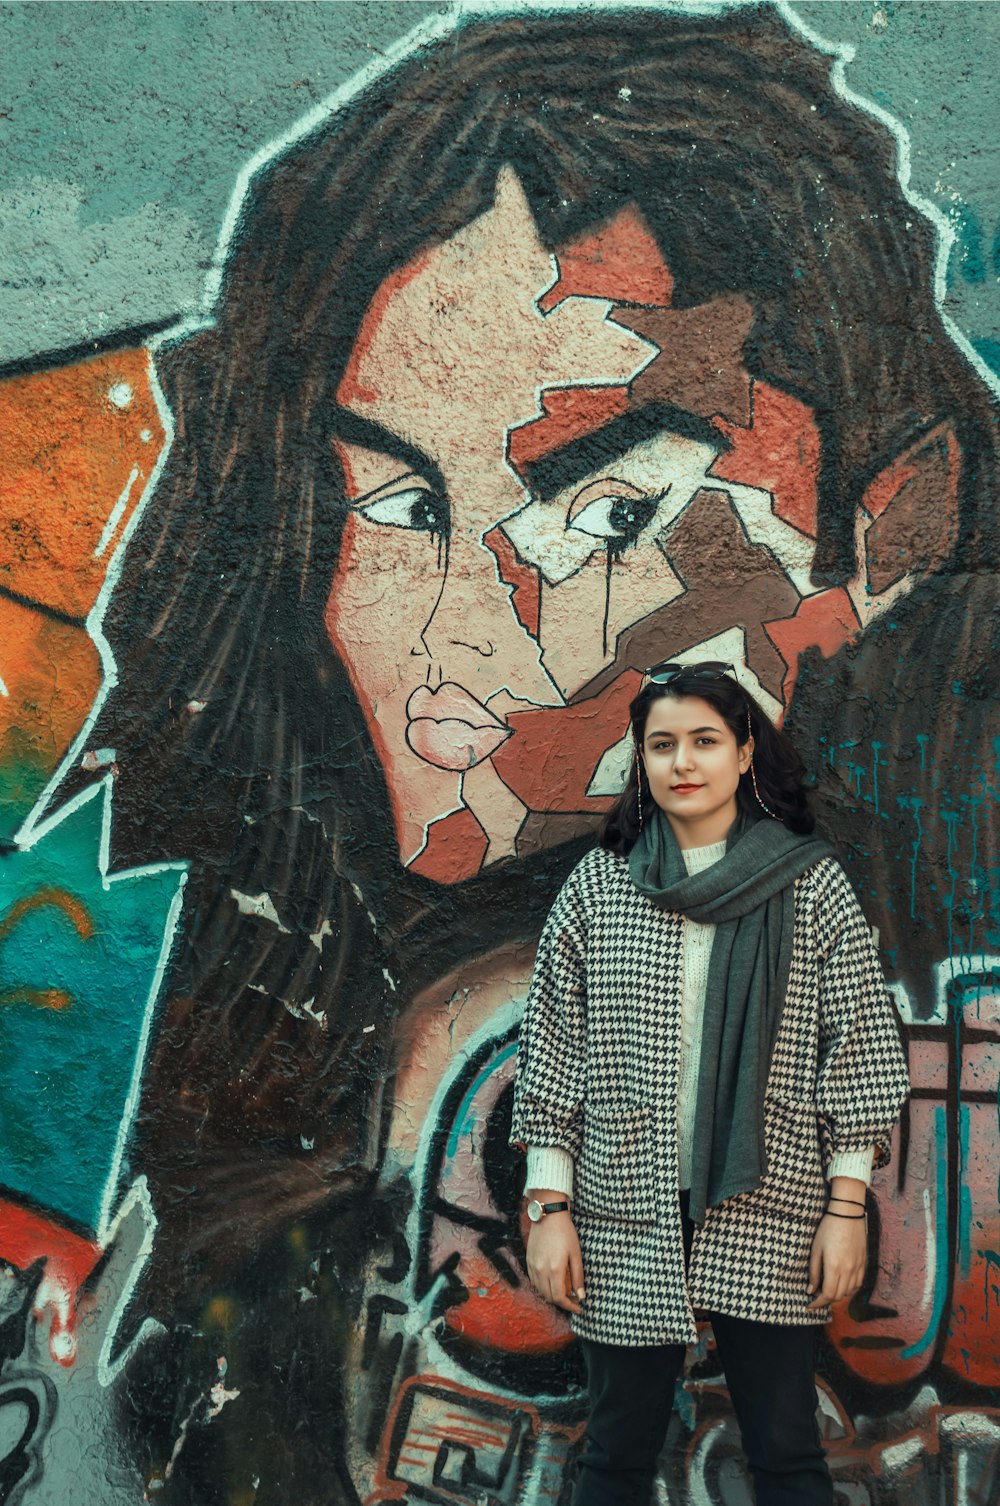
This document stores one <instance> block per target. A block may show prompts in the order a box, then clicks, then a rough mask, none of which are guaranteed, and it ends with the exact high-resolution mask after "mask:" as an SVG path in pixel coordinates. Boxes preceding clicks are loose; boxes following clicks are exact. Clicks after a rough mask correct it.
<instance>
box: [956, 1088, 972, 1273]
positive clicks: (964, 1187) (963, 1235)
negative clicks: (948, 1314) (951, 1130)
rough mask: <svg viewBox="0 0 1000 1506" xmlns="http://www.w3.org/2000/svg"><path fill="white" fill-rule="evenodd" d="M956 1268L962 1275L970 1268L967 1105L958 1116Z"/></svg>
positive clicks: (970, 1227)
mask: <svg viewBox="0 0 1000 1506" xmlns="http://www.w3.org/2000/svg"><path fill="white" fill-rule="evenodd" d="M958 1147H959V1150H958V1155H959V1161H958V1268H959V1271H960V1272H961V1274H962V1275H963V1276H968V1274H969V1271H970V1270H971V1269H972V1192H971V1190H970V1188H969V1180H968V1168H969V1106H968V1104H963V1105H962V1108H961V1111H960V1113H959V1116H958Z"/></svg>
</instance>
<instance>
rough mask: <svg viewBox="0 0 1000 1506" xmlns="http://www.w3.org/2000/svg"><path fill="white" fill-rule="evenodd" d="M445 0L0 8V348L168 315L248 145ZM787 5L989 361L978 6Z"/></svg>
mask: <svg viewBox="0 0 1000 1506" xmlns="http://www.w3.org/2000/svg"><path fill="white" fill-rule="evenodd" d="M459 8H461V7H459ZM466 8H469V7H466ZM527 8H528V9H535V10H543V9H547V8H550V7H547V6H543V5H536V6H530V5H529V6H528V7H527ZM678 8H682V7H678ZM694 8H697V9H701V10H711V9H718V8H719V7H713V6H710V5H709V6H706V5H701V6H696V7H694ZM453 9H454V7H453V6H451V5H447V4H436V5H435V4H430V5H429V4H424V3H420V0H369V3H357V0H295V3H277V4H275V3H270V0H257V3H253V0H250V3H236V4H230V3H211V4H208V3H201V0H194V3H189V0H180V3H178V0H162V3H116V0H96V3H89V4H76V3H72V4H66V3H62V0H47V3H41V4H36V3H21V4H7V5H4V6H2V7H0V34H2V49H0V50H2V54H3V56H4V58H5V62H4V64H3V71H2V81H0V131H2V134H0V141H2V146H3V163H4V167H3V181H2V187H0V266H3V267H4V269H5V272H4V277H3V280H2V283H0V362H5V363H9V362H16V361H23V360H25V359H26V358H30V357H31V356H33V355H35V354H37V353H39V352H47V351H54V350H59V349H61V348H64V347H68V346H74V345H77V344H81V343H83V342H86V341H93V340H97V339H102V338H106V337H107V336H109V335H112V334H114V333H115V332H117V331H120V330H124V329H129V328H135V327H141V326H144V325H147V324H152V323H160V322H165V321H170V320H172V319H173V318H175V317H176V316H178V315H182V314H185V313H187V312H189V311H190V310H191V309H192V307H193V306H195V305H196V304H197V302H198V299H199V297H200V293H201V289H202V285H203V279H204V275H205V270H206V267H207V265H208V263H209V261H210V259H211V256H212V253H213V250H214V247H215V244H216V239H217V235H218V230H219V226H220V224H221V222H222V219H223V216H224V214H225V210H226V206H227V204H228V202H229V198H230V195H231V193H232V190H233V186H234V184H235V181H236V178H237V175H238V173H239V170H240V168H241V167H242V166H243V164H244V163H245V162H246V161H247V160H248V158H249V157H251V156H252V155H253V154H254V153H255V152H256V151H258V150H259V149H260V148H261V147H262V146H264V145H265V144H266V143H267V142H268V141H269V140H271V139H272V138H273V137H275V136H276V135H280V134H284V133H285V132H286V131H288V130H289V129H290V128H291V127H292V126H293V125H294V123H295V121H296V120H297V119H298V118H299V117H300V116H302V115H303V114H305V113H306V111H308V110H309V109H310V108H311V107H312V106H314V105H315V104H317V103H318V102H319V101H321V100H322V99H324V98H325V97H326V96H327V95H329V94H330V93H331V92H332V91H333V90H334V89H336V88H337V87H338V86H339V85H341V84H342V83H344V82H345V80H347V79H349V78H350V77H351V75H352V74H353V73H355V72H356V71H357V70H358V69H359V68H362V67H364V66H366V65H368V64H369V63H370V62H371V61H372V60H373V59H375V58H378V57H379V56H380V54H382V53H384V52H385V50H386V49H387V48H389V47H391V46H392V45H393V43H394V42H396V41H397V40H398V39H399V38H400V37H401V36H403V35H404V34H405V33H406V32H407V31H409V30H410V29H411V28H412V27H414V26H416V25H418V24H419V23H420V22H422V21H424V20H425V19H426V18H427V17H429V16H434V15H438V14H442V13H443V14H447V13H449V12H450V11H452V10H453ZM790 9H793V10H794V11H795V12H797V14H798V15H799V16H801V18H802V19H803V20H804V21H805V22H806V23H807V24H808V25H809V26H810V27H812V28H813V29H814V30H815V31H817V32H819V33H820V35H822V36H824V37H826V38H828V39H829V40H831V41H835V42H840V43H845V42H846V43H850V44H852V45H853V46H854V48H855V49H856V56H855V59H854V61H853V62H852V63H851V64H850V65H849V66H848V68H847V73H846V78H847V81H848V83H849V85H850V86H851V88H853V89H854V90H856V91H857V92H859V93H862V94H865V95H867V96H868V97H870V98H871V99H872V100H874V101H875V102H876V103H877V104H879V105H880V106H882V107H883V108H884V109H887V110H889V111H891V112H892V114H893V115H895V116H896V117H897V118H898V120H899V121H900V122H901V123H902V124H903V125H904V126H905V127H906V128H907V130H908V131H909V132H910V135H911V138H912V161H913V177H912V182H913V186H914V188H915V189H916V190H917V191H918V192H919V193H921V194H923V195H924V196H926V197H927V198H928V199H930V200H931V201H932V202H933V203H934V204H936V205H937V206H938V207H939V208H940V209H941V210H943V211H944V212H945V213H946V214H947V215H948V216H949V217H951V218H952V219H953V220H954V222H955V223H956V227H957V229H958V231H959V235H958V239H957V242H956V246H955V250H954V252H953V254H952V257H951V264H950V267H949V304H948V308H949V312H950V313H951V314H952V316H953V317H954V318H955V319H956V320H957V322H958V323H959V324H960V325H961V326H962V328H963V329H964V330H965V331H966V332H967V333H968V335H969V336H970V338H971V339H972V340H973V341H974V343H975V344H976V345H977V347H978V348H979V350H980V352H981V353H982V354H983V355H984V356H985V357H986V359H988V360H989V361H990V362H991V364H992V365H993V366H994V367H995V368H996V369H1000V187H998V185H1000V76H998V74H997V69H996V59H997V57H998V56H1000V6H998V5H997V4H995V3H994V0H947V3H927V0H898V3H882V4H871V3H869V0H819V3H815V0H814V3H799V4H793V5H792V6H790ZM140 248H141V249H140Z"/></svg>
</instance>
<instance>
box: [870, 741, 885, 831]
mask: <svg viewBox="0 0 1000 1506" xmlns="http://www.w3.org/2000/svg"><path fill="white" fill-rule="evenodd" d="M884 747H885V744H884V743H877V742H874V741H873V742H872V799H873V800H874V802H875V814H876V816H877V815H878V814H879V806H878V771H879V768H883V769H884V768H885V766H886V761H885V759H884V758H883V759H880V758H879V754H880V753H881V752H882V749H883V748H884Z"/></svg>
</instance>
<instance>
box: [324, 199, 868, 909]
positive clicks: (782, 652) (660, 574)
mask: <svg viewBox="0 0 1000 1506" xmlns="http://www.w3.org/2000/svg"><path fill="white" fill-rule="evenodd" d="M671 288H672V282H671V276H670V272H669V270H668V268H667V267H666V266H665V264H664V263H663V261H662V258H661V256H660V253H659V251H658V249H657V247H656V245H655V243H654V241H653V239H652V237H651V236H650V234H649V232H648V230H647V229H646V227H645V225H644V223H643V221H642V219H641V216H640V215H639V214H638V213H637V212H636V211H634V210H626V211H623V212H622V213H621V214H619V215H618V216H617V218H616V219H614V220H612V221H611V222H610V224H608V225H606V226H605V227H604V229H603V230H602V231H601V232H599V233H597V234H595V235H593V236H591V237H589V238H588V239H587V240H584V241H580V242H578V243H576V244H574V245H572V246H568V247H565V248H562V249H561V250H560V252H559V254H558V256H556V257H553V256H552V255H551V254H550V253H549V252H548V251H547V250H546V249H545V248H544V247H543V245H542V244H541V242H540V240H539V237H538V231H537V227H536V225H535V221H534V219H533V217H532V214H531V210H530V208H529V205H528V202H527V200H526V198H525V195H524V192H523V189H522V187H521V184H520V182H519V180H518V179H517V177H516V176H515V175H514V173H513V172H512V171H510V170H509V169H506V170H504V171H503V172H502V173H501V174H500V176H499V178H498V181H497V187H496V196H495V202H494V204H493V206H492V207H491V208H490V209H489V210H487V211H486V212H485V213H484V214H482V215H481V216H480V217H479V218H478V219H476V220H474V221H473V222H472V223H471V224H469V225H468V226H466V227H465V228H464V229H463V230H461V231H459V232H458V233H457V234H456V235H454V236H453V237H452V238H451V239H450V240H448V241H446V242H445V243H443V244H442V245H440V246H438V247H435V248H434V249H432V250H430V251H428V252H426V253H424V254H422V255H421V256H419V257H418V258H416V259H415V260H414V261H413V262H411V263H410V264H409V265H407V266H406V267H404V268H402V269H401V270H400V271H399V272H397V273H395V274H394V275H392V276H391V277H389V278H388V279H387V280H386V282H385V283H384V284H383V285H382V287H381V288H380V290H379V292H378V294H377V295H376V297H375V298H374V299H373V301H372V303H371V306H370V307H369V309H368V310H367V312H366V315H365V317H364V320H363V322H362V325H361V328H360V331H359V334H358V338H357V340H356V343H355V346H354V349H353V353H352V357H351V360H350V362H349V364H348V367H347V370H346V371H345V375H344V377H343V380H342V382H341V385H340V389H339V391H338V404H339V406H340V408H341V409H342V410H347V411H348V413H349V414H350V415H351V423H352V425H353V430H352V432H351V439H352V442H351V443H347V442H343V441H341V440H338V441H337V442H336V447H337V451H338V455H339V457H340V459H341V461H342V463H343V467H344V471H345V475H346V491H347V496H346V501H347V505H348V508H349V511H348V514H347V518H346V524H345V529H344V536H343V545H342V550H341V555H340V559H339V563H338V566H337V569H336V572H335V576H334V579H333V581H332V583H331V589H330V594H329V599H328V603H327V608H326V613H325V623H326V628H327V632H328V634H329V637H330V639H331V642H332V643H333V645H334V648H335V649H336V651H337V653H338V654H339V655H340V657H341V659H342V661H343V662H344V664H345V665H346V667H347V670H348V673H349V674H350V677H351V681H352V684H353V687H354V690H355V693H356V695H357V696H358V699H359V702H360V704H361V706H362V708H363V710H364V713H365V715H366V718H367V721H368V725H369V727H370V729H371V733H372V737H373V739H374V742H375V746H376V748H377V750H378V753H379V756H380V759H381V762H382V766H383V768H384V770H385V774H386V779H387V783H388V789H389V796H390V800H391V802H392V812H393V817H394V822H395V829H396V833H397V838H398V843H399V852H400V856H401V858H402V860H403V862H404V863H406V864H412V865H413V866H414V867H415V868H416V869H417V870H418V871H419V872H422V873H424V874H426V875H427V876H428V877H431V878H434V879H436V880H438V881H441V882H454V881H456V880H458V879H462V878H465V877H467V876H469V875H470V874H472V873H475V872H476V871H477V870H478V869H479V868H480V867H481V866H482V865H484V864H486V863H491V862H494V861H496V860H497V859H500V858H503V857H507V856H509V855H511V854H514V853H520V854H525V853H529V852H532V851H537V850H538V849H540V848H542V847H545V846H548V845H552V844H554V843H556V842H559V841H562V840H565V839H566V838H568V837H570V836H572V835H574V834H576V833H578V832H580V831H581V830H588V829H591V828H592V827H593V825H594V824H595V823H596V821H597V819H598V818H599V817H600V816H601V814H602V813H603V812H604V811H605V810H606V809H607V807H608V805H609V804H610V802H611V799H612V798H613V797H614V796H615V795H616V794H617V793H618V791H619V790H620V788H621V781H622V777H623V774H624V772H625V769H626V768H627V764H628V760H629V756H630V744H631V735H630V733H629V732H628V731H627V726H628V719H627V707H628V703H629V701H630V700H631V699H632V697H633V696H634V695H635V693H636V692H637V690H638V688H639V684H640V674H641V671H642V670H643V669H644V668H645V667H646V666H647V665H648V664H651V663H653V662H656V661H658V660H662V659H664V658H677V657H678V656H680V657H693V658H713V659H726V660H728V661H730V662H733V663H735V664H737V665H739V666H740V674H741V678H742V679H743V680H744V683H745V684H747V686H748V688H750V689H751V690H752V691H754V692H755V693H756V694H757V696H758V698H759V699H760V700H761V702H762V704H763V705H764V706H765V708H766V709H767V710H768V711H769V712H770V714H772V715H773V716H775V717H779V716H780V714H781V712H782V710H783V707H784V705H785V704H786V703H787V700H788V698H789V696H790V693H791V686H792V684H793V682H794V672H795V666H796V663H797V656H798V653H799V652H800V651H801V649H802V648H804V647H806V646H807V645H809V644H813V643H817V644H819V645H820V646H821V647H822V648H823V650H824V652H827V653H830V652H833V651H834V649H836V648H837V647H839V645H840V644H841V643H842V642H843V641H844V639H845V638H846V637H849V636H851V635H852V634H853V633H854V632H856V631H857V630H858V629H859V627H860V626H861V625H863V622H864V621H866V620H867V618H866V617H865V613H870V611H871V610H872V607H871V602H872V594H871V591H870V583H869V581H868V580H867V579H866V578H863V570H864V565H863V564H862V567H861V568H862V575H859V579H858V581H857V582H855V583H854V586H852V588H850V589H847V590H843V589H837V590H821V589H819V588H817V587H815V586H813V585H812V583H811V582H810V579H809V571H810V566H811V563H812V556H813V548H814V534H815V515H816V473H817V468H818V454H819V449H818V437H817V430H816V425H815V422H814V419H813V416H812V414H811V412H810V411H809V410H808V409H806V408H805V407H804V406H803V405H802V404H800V403H798V402H796V401H795V400H794V399H792V398H789V397H787V396H786V395H784V394H782V393H780V392H777V391H776V390H774V389H772V388H769V387H767V385H766V384H765V383H763V382H760V381H754V382H751V380H750V378H749V377H748V376H747V374H746V372H745V370H744V368H743V365H742V341H743V338H744V337H745V335H746V332H747V330H748V328H749V324H750V320H751V318H752V311H750V310H749V307H748V305H746V303H745V301H744V300H742V299H740V298H722V299H717V300H713V301H712V302H710V303H707V304H705V305H702V306H698V307H695V308H688V309H674V308H672V307H671V306H670V304H671ZM359 421H360V422H359ZM869 521H871V520H870V519H869ZM855 588H856V589H855ZM888 594H889V595H890V596H891V594H892V593H891V591H890V592H889V593H888Z"/></svg>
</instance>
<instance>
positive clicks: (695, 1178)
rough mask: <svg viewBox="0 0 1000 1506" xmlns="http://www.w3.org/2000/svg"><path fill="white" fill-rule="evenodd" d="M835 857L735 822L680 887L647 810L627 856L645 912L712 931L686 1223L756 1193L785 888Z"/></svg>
mask: <svg viewBox="0 0 1000 1506" xmlns="http://www.w3.org/2000/svg"><path fill="white" fill-rule="evenodd" d="M835 855H836V854H835V852H834V849H833V848H832V847H831V846H830V844H829V843H828V842H826V841H824V840H823V839H822V838H821V837H816V836H801V835H798V834H797V833H795V832H792V831H789V830H788V828H787V827H786V826H785V825H784V824H783V823H782V822H781V821H775V820H771V819H762V820H760V821H755V820H753V819H752V818H750V817H748V816H746V815H745V814H744V813H743V812H742V811H741V812H740V814H739V815H738V817H737V819H736V821H735V822H734V824H733V826H732V827H731V828H730V831H729V834H728V836H727V838H726V853H725V856H724V857H723V858H721V859H720V861H719V862H718V863H713V864H712V866H711V867H710V868H706V869H704V870H702V872H700V873H693V874H690V875H689V874H688V871H687V869H686V867H685V865H684V858H683V855H682V853H681V849H680V846H679V845H678V842H677V838H676V837H675V836H674V833H673V831H672V829H671V826H670V822H669V821H668V820H667V818H666V816H665V815H664V813H663V811H662V810H661V809H660V807H659V806H654V807H653V813H652V815H651V816H650V818H649V819H648V820H647V821H646V822H645V824H644V825H643V827H642V829H641V831H640V833H639V838H638V841H637V842H636V844H635V846H634V847H633V848H632V851H631V853H630V854H629V860H628V861H629V873H630V874H631V877H632V882H633V883H634V884H635V886H636V888H637V889H639V890H640V891H641V893H643V894H647V895H648V896H649V898H650V899H651V900H652V901H653V903H654V904H656V905H657V906H658V907H659V908H660V909H662V910H679V911H680V912H681V914H683V915H689V916H690V917H691V919H692V920H697V921H701V922H702V923H704V924H706V925H714V926H715V927H716V932H715V937H714V940H713V943H712V955H711V959H710V961H709V967H708V984H707V990H706V995H705V1012H704V1018H703V1023H702V1037H701V1062H700V1067H699V1071H698V1086H697V1094H696V1099H695V1133H694V1143H693V1146H692V1163H691V1195H690V1203H689V1207H688V1212H689V1215H690V1217H691V1218H692V1219H693V1220H694V1221H695V1223H698V1224H700V1223H703V1222H704V1219H705V1210H706V1208H709V1207H711V1206H712V1205H713V1204H715V1203H720V1202H722V1200H723V1198H727V1197H733V1196H734V1195H735V1194H736V1193H738V1192H750V1191H752V1190H753V1189H754V1188H755V1187H759V1186H760V1182H761V1178H762V1177H763V1176H764V1175H765V1173H766V1171H767V1157H766V1154H765V1146H764V1089H765V1087H766V1085H767V1075H768V1069H769V1067H770V1063H771V1053H772V1050H773V1048H774V1041H775V1037H776V1035H777V1033H778V1025H779V1024H780V1021H781V1012H782V1009H783V1007H784V1002H785V990H786V989H787V987H788V973H789V968H790V966H791V960H792V939H793V932H794V922H795V897H794V891H793V888H792V885H793V881H794V880H795V879H796V878H798V876H799V874H801V873H804V872H805V870H806V869H807V868H811V867H812V865H813V864H814V863H818V862H819V860H820V859H821V858H825V857H831V856H835Z"/></svg>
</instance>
